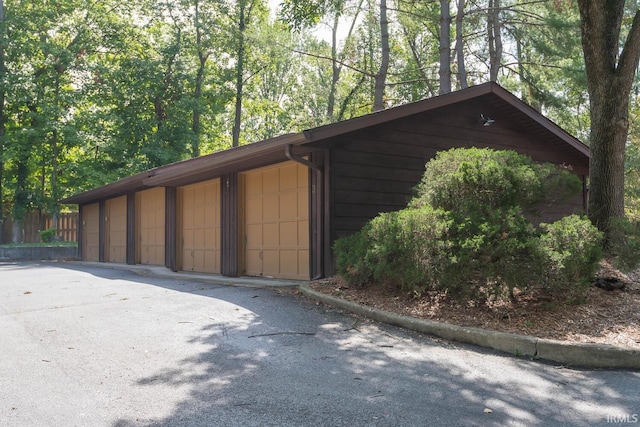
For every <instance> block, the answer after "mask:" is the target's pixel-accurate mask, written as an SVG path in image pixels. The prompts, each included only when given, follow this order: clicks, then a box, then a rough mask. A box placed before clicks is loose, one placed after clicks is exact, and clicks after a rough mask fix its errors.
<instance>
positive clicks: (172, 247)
mask: <svg viewBox="0 0 640 427" xmlns="http://www.w3.org/2000/svg"><path fill="white" fill-rule="evenodd" d="M164 203H165V211H164V212H165V213H164V215H165V217H164V224H165V229H164V265H165V267H167V268H168V269H170V270H171V271H178V270H177V262H176V261H177V259H176V248H177V246H176V243H177V242H176V240H177V239H176V236H177V234H176V232H177V224H176V222H177V221H176V211H177V190H176V188H175V187H165V193H164Z"/></svg>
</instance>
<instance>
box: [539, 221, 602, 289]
mask: <svg viewBox="0 0 640 427" xmlns="http://www.w3.org/2000/svg"><path fill="white" fill-rule="evenodd" d="M540 229H541V230H542V234H541V235H540V239H539V240H540V244H539V246H538V250H539V255H540V256H541V260H542V263H543V265H544V281H543V282H542V284H543V288H544V289H546V290H548V291H549V292H551V293H552V294H555V295H558V296H560V295H561V296H563V297H566V299H569V300H580V299H581V298H582V297H583V296H584V292H585V291H586V289H587V288H588V287H589V286H590V284H591V282H592V280H593V276H594V275H595V273H596V271H597V269H598V266H599V262H600V259H601V257H602V239H603V234H602V233H601V232H600V231H598V229H597V228H596V227H595V226H593V225H592V224H591V222H590V221H589V220H588V219H587V218H581V217H579V216H577V215H571V216H567V217H565V218H562V219H560V220H559V221H556V222H554V223H552V224H540Z"/></svg>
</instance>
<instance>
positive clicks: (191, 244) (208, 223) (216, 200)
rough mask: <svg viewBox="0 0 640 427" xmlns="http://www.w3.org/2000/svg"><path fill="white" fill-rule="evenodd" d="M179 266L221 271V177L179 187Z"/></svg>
mask: <svg viewBox="0 0 640 427" xmlns="http://www.w3.org/2000/svg"><path fill="white" fill-rule="evenodd" d="M178 206H179V214H180V217H179V218H180V223H181V224H180V225H179V228H178V229H179V231H180V233H181V236H180V238H179V241H180V242H181V245H182V249H181V250H180V252H179V255H180V258H179V261H178V263H179V266H180V267H179V268H180V269H181V270H185V271H199V272H203V273H220V180H219V179H214V180H210V181H205V182H200V183H197V184H193V185H188V186H185V187H180V188H178Z"/></svg>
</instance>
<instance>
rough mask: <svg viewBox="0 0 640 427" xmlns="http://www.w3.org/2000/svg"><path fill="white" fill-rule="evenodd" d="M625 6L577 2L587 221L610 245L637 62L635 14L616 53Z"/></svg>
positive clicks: (618, 214)
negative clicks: (585, 108)
mask: <svg viewBox="0 0 640 427" xmlns="http://www.w3.org/2000/svg"><path fill="white" fill-rule="evenodd" d="M624 6H625V1H624V0H611V1H607V2H602V3H601V2H594V1H588V0H579V1H578V7H579V9H580V20H581V32H582V48H583V51H584V58H585V65H586V75H587V87H588V89H589V102H590V105H591V110H590V113H591V114H590V115H591V136H590V148H591V158H590V162H589V186H590V188H589V218H590V219H591V221H592V222H593V223H594V224H595V225H596V226H597V227H598V229H600V230H602V231H604V232H605V236H606V241H607V242H609V239H610V237H611V232H612V231H613V230H612V228H611V226H612V220H613V219H615V218H622V217H624V163H625V145H626V142H627V135H628V131H629V94H630V92H631V87H632V84H633V78H634V75H635V71H636V68H637V67H638V60H639V59H640V12H638V11H636V15H635V17H634V19H633V24H632V27H631V29H630V31H629V33H628V35H627V39H626V41H625V43H624V47H623V48H622V51H620V49H619V46H620V33H621V27H622V19H623V16H624Z"/></svg>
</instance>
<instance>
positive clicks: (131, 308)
mask: <svg viewBox="0 0 640 427" xmlns="http://www.w3.org/2000/svg"><path fill="white" fill-rule="evenodd" d="M639 392H640V373H638V372H628V371H590V370H573V369H567V368H564V367H562V366H556V365H549V364H543V363H540V362H535V361H530V360H527V359H519V358H515V357H509V356H504V355H500V354H496V353H491V352H488V351H486V350H482V349H479V348H476V347H472V346H464V345H457V344H451V343H446V342H442V341H438V340H435V339H432V338H430V337H427V336H422V335H419V334H416V333H413V332H409V331H405V330H402V329H399V328H394V327H391V326H387V325H381V324H377V323H375V322H371V321H368V320H366V319H363V318H359V317H355V316H352V315H350V314H348V313H343V312H340V311H338V310H335V309H332V308H330V307H326V306H323V305H320V304H317V303H315V302H313V301H310V300H307V299H304V298H303V297H301V296H299V295H298V294H297V293H296V292H294V291H292V290H291V289H290V288H288V289H284V288H282V289H256V288H244V287H231V286H227V285H225V284H223V283H221V284H204V283H200V282H196V281H189V280H182V279H180V280H176V279H159V278H148V277H141V276H138V275H136V274H134V273H132V272H129V271H123V270H117V269H106V268H99V267H92V266H87V265H83V264H81V263H69V264H61V263H0V425H1V426H114V427H115V426H160V425H162V426H236V425H237V426H369V425H372V426H434V425H446V426H455V425H460V426H462V425H464V426H472V425H482V426H487V425H495V426H506V425H526V426H532V425H545V426H549V425H585V426H586V425H589V426H591V425H607V424H610V423H611V422H613V421H619V420H623V419H624V420H627V421H630V422H633V421H634V420H636V422H637V423H638V424H640V419H638V417H639V415H638V414H640V400H639V399H638V395H639Z"/></svg>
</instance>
